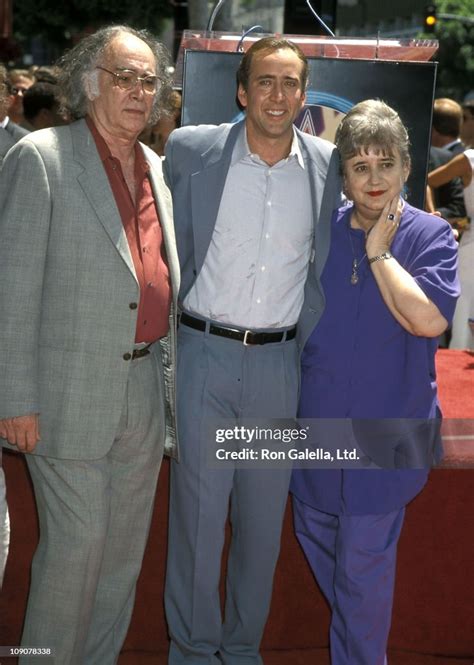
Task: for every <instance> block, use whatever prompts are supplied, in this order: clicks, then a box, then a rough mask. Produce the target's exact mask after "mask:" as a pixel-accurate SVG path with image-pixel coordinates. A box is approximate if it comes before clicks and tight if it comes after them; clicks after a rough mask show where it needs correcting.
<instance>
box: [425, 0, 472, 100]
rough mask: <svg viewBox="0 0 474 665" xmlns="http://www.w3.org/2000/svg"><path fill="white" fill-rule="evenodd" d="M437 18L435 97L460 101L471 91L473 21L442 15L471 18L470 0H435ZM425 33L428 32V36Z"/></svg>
mask: <svg viewBox="0 0 474 665" xmlns="http://www.w3.org/2000/svg"><path fill="white" fill-rule="evenodd" d="M435 4H436V9H437V15H438V21H437V24H436V28H435V34H434V35H429V37H433V36H434V37H435V38H436V39H438V40H439V51H438V53H437V55H436V58H437V60H438V62H439V65H438V76H437V83H436V96H437V97H451V98H454V99H458V100H460V101H462V99H463V98H464V97H465V95H466V94H467V93H468V92H470V91H471V90H474V24H473V23H470V22H467V21H466V22H463V21H462V20H458V19H446V18H443V17H442V15H443V14H454V15H456V16H459V17H460V19H461V17H463V16H464V17H466V18H469V19H471V20H472V18H473V0H456V1H454V0H436V3H435ZM427 36H428V35H427Z"/></svg>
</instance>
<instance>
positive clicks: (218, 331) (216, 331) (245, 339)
mask: <svg viewBox="0 0 474 665" xmlns="http://www.w3.org/2000/svg"><path fill="white" fill-rule="evenodd" d="M180 323H182V324H183V325H185V326H188V328H194V329H195V330H200V331H201V332H204V331H205V330H206V325H207V324H206V322H205V321H203V320H202V319H196V318H195V317H194V316H190V315H189V314H186V312H183V313H182V314H181V318H180ZM209 334H211V335H218V336H219V337H227V339H235V340H237V341H238V342H242V343H243V344H244V345H245V346H251V345H254V344H274V343H275V342H289V341H290V339H294V337H295V335H296V326H293V328H290V330H283V332H252V331H251V330H237V329H236V328H225V327H224V326H216V325H215V324H214V323H211V324H210V326H209Z"/></svg>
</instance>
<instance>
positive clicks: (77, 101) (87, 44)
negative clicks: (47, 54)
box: [58, 25, 171, 124]
mask: <svg viewBox="0 0 474 665" xmlns="http://www.w3.org/2000/svg"><path fill="white" fill-rule="evenodd" d="M122 33H128V34H130V35H134V36H135V37H138V39H141V40H142V41H143V42H144V43H145V44H146V45H147V46H149V47H150V49H151V51H152V52H153V55H154V56H155V67H156V75H157V76H158V78H159V79H160V81H161V84H160V88H159V90H158V92H157V93H156V95H155V99H154V101H153V109H152V112H151V116H150V119H149V124H154V123H155V122H156V121H157V120H158V118H159V117H160V113H161V109H162V107H163V106H167V104H168V97H169V94H170V92H171V77H170V73H169V54H168V51H167V49H166V48H165V47H164V46H163V44H161V42H159V41H158V40H157V39H155V38H154V37H153V35H152V34H151V33H150V32H148V30H135V28H131V27H129V26H126V25H113V26H109V27H106V28H102V29H101V30H98V31H97V32H95V33H94V34H92V35H88V36H87V37H84V39H82V40H81V41H80V42H79V43H78V44H77V45H76V46H74V48H72V49H71V50H70V51H68V52H67V53H65V55H64V56H63V57H62V58H61V59H60V60H59V62H58V66H59V67H60V74H59V86H60V88H61V94H62V103H63V104H64V107H65V108H66V110H67V111H68V112H69V113H70V115H71V117H72V118H75V119H78V118H83V117H84V116H85V115H86V113H87V109H88V104H89V100H88V98H87V95H86V90H85V83H86V79H87V78H89V80H91V79H92V77H93V76H94V75H97V71H96V66H97V64H98V63H99V62H100V59H101V58H102V56H103V54H104V52H105V51H106V49H107V47H108V46H109V44H110V43H111V42H112V41H113V40H114V39H115V38H116V37H118V36H119V35H120V34H122Z"/></svg>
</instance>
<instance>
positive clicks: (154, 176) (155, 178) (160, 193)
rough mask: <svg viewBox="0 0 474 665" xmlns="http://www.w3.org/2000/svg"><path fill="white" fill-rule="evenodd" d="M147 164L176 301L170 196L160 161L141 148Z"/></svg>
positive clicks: (175, 268)
mask: <svg viewBox="0 0 474 665" xmlns="http://www.w3.org/2000/svg"><path fill="white" fill-rule="evenodd" d="M142 148H143V150H144V153H145V158H146V160H147V162H148V163H149V164H150V165H151V166H152V168H151V169H150V182H151V187H152V190H153V194H154V197H155V201H156V205H157V208H158V214H159V216H160V223H161V228H162V230H163V241H164V243H165V250H166V257H167V259H168V269H169V271H170V278H171V283H172V286H173V299H174V300H176V299H177V294H178V291H179V267H178V266H179V261H178V252H177V250H176V240H175V235H174V225H173V204H172V200H171V194H170V191H169V189H168V187H167V186H166V185H165V182H164V180H163V178H162V177H161V176H162V163H161V159H160V158H159V157H158V156H157V155H156V154H155V153H154V152H153V151H151V150H150V149H148V148H147V147H146V146H142Z"/></svg>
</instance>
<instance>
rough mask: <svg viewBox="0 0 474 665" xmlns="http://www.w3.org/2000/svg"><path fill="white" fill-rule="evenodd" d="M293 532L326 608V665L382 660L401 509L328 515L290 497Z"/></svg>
mask: <svg viewBox="0 0 474 665" xmlns="http://www.w3.org/2000/svg"><path fill="white" fill-rule="evenodd" d="M293 513H294V522H295V531H296V536H297V538H298V540H299V542H300V545H301V547H302V548H303V550H304V553H305V555H306V558H307V559H308V562H309V564H310V566H311V569H312V571H313V573H314V576H315V577H316V580H317V582H318V584H319V586H320V588H321V590H322V592H323V593H324V595H325V596H326V599H327V601H328V603H329V605H330V608H331V626H330V651H331V664H332V665H384V663H385V662H386V660H385V653H386V649H387V640H388V634H389V630H390V622H391V617H392V605H393V591H394V582H395V567H396V557H397V543H398V538H399V536H400V531H401V528H402V525H403V519H404V516H405V508H401V509H400V510H396V511H393V512H391V513H387V514H382V515H329V514H327V513H323V512H321V511H319V510H316V509H315V508H311V507H310V506H308V505H307V504H305V503H302V502H301V501H299V500H298V499H297V498H296V497H295V496H293Z"/></svg>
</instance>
